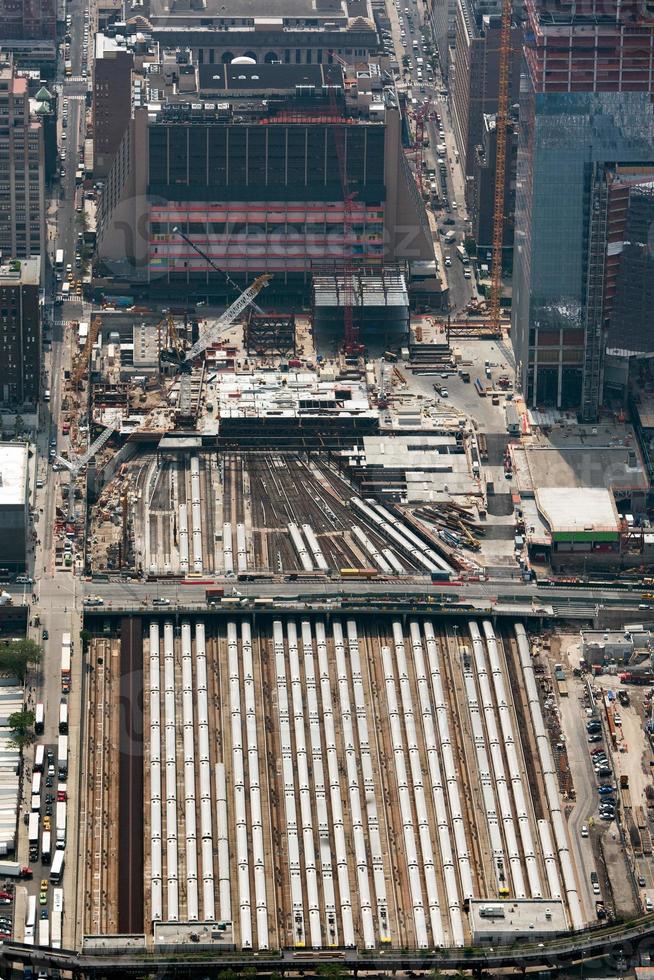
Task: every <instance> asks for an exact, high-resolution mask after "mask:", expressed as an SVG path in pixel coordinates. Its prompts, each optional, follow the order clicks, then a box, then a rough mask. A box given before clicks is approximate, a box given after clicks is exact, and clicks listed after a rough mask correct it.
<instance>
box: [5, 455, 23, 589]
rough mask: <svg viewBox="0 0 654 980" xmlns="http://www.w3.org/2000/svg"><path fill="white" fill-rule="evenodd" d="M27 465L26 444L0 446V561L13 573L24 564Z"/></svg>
mask: <svg viewBox="0 0 654 980" xmlns="http://www.w3.org/2000/svg"><path fill="white" fill-rule="evenodd" d="M28 462H29V460H28V450H27V444H26V443H15V442H9V443H6V442H5V443H0V540H2V558H1V559H0V562H1V565H2V568H6V569H8V570H9V572H10V573H13V574H16V573H17V572H24V571H25V566H26V564H27V532H28V526H29V510H28V503H29V478H28Z"/></svg>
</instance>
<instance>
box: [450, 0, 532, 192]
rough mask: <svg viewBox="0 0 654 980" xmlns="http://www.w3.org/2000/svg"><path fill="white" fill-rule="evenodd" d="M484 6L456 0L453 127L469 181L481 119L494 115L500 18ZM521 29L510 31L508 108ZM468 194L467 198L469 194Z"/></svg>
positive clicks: (513, 98) (515, 87) (514, 96)
mask: <svg viewBox="0 0 654 980" xmlns="http://www.w3.org/2000/svg"><path fill="white" fill-rule="evenodd" d="M489 6H490V5H489V4H488V3H476V2H475V0H457V5H456V46H455V65H456V71H455V73H454V81H453V84H452V88H451V92H452V95H451V103H450V104H451V108H452V129H453V132H454V138H455V141H456V147H457V150H458V151H459V161H460V163H461V167H462V169H463V173H464V174H465V176H466V177H467V178H468V185H469V187H470V189H471V178H472V176H473V171H474V165H475V153H476V148H477V147H478V146H479V145H481V143H482V141H483V130H484V116H485V115H487V114H489V113H495V112H497V98H498V86H499V82H498V79H499V58H500V33H501V26H502V23H501V16H500V13H499V12H494V11H489V9H488V8H489ZM521 58H522V30H521V29H520V28H519V27H516V26H513V27H512V29H511V62H510V66H511V70H510V75H509V104H510V105H512V104H513V103H515V102H517V100H518V95H519V90H520V62H521ZM467 196H470V195H467Z"/></svg>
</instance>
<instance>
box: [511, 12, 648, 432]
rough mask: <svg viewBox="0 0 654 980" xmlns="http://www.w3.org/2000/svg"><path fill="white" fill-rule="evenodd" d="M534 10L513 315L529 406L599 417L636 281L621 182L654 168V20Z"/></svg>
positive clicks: (528, 36)
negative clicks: (624, 291)
mask: <svg viewBox="0 0 654 980" xmlns="http://www.w3.org/2000/svg"><path fill="white" fill-rule="evenodd" d="M526 9H527V17H528V26H527V28H526V32H525V46H524V54H525V61H526V68H527V70H526V73H525V75H524V78H523V86H522V91H521V95H520V138H519V150H518V164H517V181H516V229H515V246H514V277H513V313H512V318H513V323H512V339H513V343H514V346H515V351H516V360H517V365H518V378H519V382H520V384H521V386H522V390H523V392H524V395H525V398H526V400H527V403H528V404H529V405H534V406H537V405H551V406H558V407H562V408H575V409H579V410H580V412H581V414H582V417H584V418H586V419H592V418H595V417H596V415H597V412H598V410H599V406H600V404H601V397H602V372H603V362H604V353H605V347H606V331H607V327H608V323H609V321H610V320H611V317H612V312H611V307H612V302H613V296H614V294H615V290H616V289H617V288H618V287H619V281H620V277H621V276H622V275H623V273H624V274H627V272H626V270H627V263H626V262H624V263H623V262H622V259H621V256H622V254H623V253H624V252H625V249H624V242H625V235H624V234H623V232H622V230H621V229H623V228H624V227H625V221H624V219H623V217H620V218H619V220H618V221H617V225H616V207H617V204H618V201H619V198H620V197H621V194H619V193H617V189H618V185H617V183H616V173H617V172H619V171H620V170H624V169H625V168H626V169H629V168H630V167H638V166H640V167H642V166H643V165H644V166H645V169H646V170H647V168H648V167H649V166H650V165H651V164H652V162H653V161H654V111H653V107H652V96H653V95H654V20H653V19H652V17H651V14H649V15H648V12H647V8H646V6H641V5H639V4H638V3H637V2H636V0H629V2H627V3H626V4H625V3H620V4H618V3H617V2H609V3H608V4H607V3H606V2H604V0H603V2H602V3H600V2H599V0H589V2H588V3H587V4H586V5H585V6H584V7H583V8H582V9H581V10H580V9H579V8H578V6H577V5H575V4H574V3H572V2H570V3H568V2H564V3H563V4H558V5H557V8H556V13H554V12H552V10H551V9H550V8H549V7H548V5H547V4H546V3H544V2H543V0H527V3H526ZM616 229H617V231H616ZM627 304H628V305H629V300H628V299H627ZM623 310H624V308H623ZM622 315H623V316H624V312H623V314H622ZM628 322H629V321H628V319H625V320H624V329H626V328H627V323H628ZM626 339H628V338H626Z"/></svg>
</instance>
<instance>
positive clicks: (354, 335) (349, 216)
mask: <svg viewBox="0 0 654 980" xmlns="http://www.w3.org/2000/svg"><path fill="white" fill-rule="evenodd" d="M329 53H330V54H331V55H332V57H333V59H334V61H336V62H337V63H338V64H339V65H340V66H341V68H342V69H343V73H345V68H346V67H347V62H346V61H345V60H344V59H343V58H341V57H339V55H337V54H336V53H335V52H334V51H330V52H329ZM329 105H330V114H331V116H332V118H333V120H334V143H335V144H336V158H337V161H338V175H339V178H340V181H341V190H342V192H343V265H342V268H343V327H344V330H343V333H344V341H343V350H344V352H345V353H346V354H356V355H359V354H363V352H364V350H365V348H364V346H363V344H360V343H359V328H358V326H356V325H355V323H354V309H353V307H354V266H353V264H352V225H353V223H354V221H353V219H354V198H355V197H356V192H355V191H350V189H349V179H348V175H347V160H346V154H345V120H341V119H339V110H338V106H337V104H336V94H335V92H334V87H333V86H332V87H330V90H329ZM361 301H362V302H363V298H362V300H361Z"/></svg>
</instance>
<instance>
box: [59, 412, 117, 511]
mask: <svg viewBox="0 0 654 980" xmlns="http://www.w3.org/2000/svg"><path fill="white" fill-rule="evenodd" d="M116 428H117V424H116V423H114V424H113V425H109V426H107V428H106V429H105V430H104V432H102V433H101V434H100V435H99V436H98V438H97V439H96V440H95V442H93V443H91V445H90V446H89V448H88V449H87V450H86V452H85V453H84V454H83V455H82V456H77V455H75V454H74V453H71V454H70V457H71V458H70V459H66V458H65V457H64V456H55V459H56V460H57V462H58V463H61V465H62V466H65V467H66V469H67V470H68V472H69V473H70V483H69V484H68V520H69V521H74V520H75V480H76V479H77V477H78V475H79V473H80V472H81V471H82V470H83V469H84V467H85V466H86V464H87V463H88V462H89V460H91V459H93V457H94V456H95V455H96V453H99V452H100V450H101V449H102V447H103V446H104V444H105V443H106V442H108V441H109V439H110V438H111V436H112V435H113V433H114V432H115V431H116Z"/></svg>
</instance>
